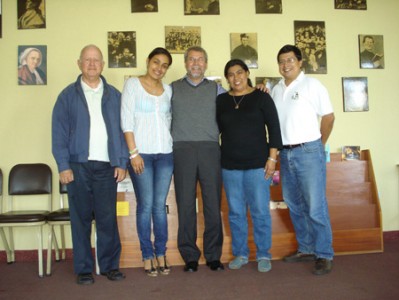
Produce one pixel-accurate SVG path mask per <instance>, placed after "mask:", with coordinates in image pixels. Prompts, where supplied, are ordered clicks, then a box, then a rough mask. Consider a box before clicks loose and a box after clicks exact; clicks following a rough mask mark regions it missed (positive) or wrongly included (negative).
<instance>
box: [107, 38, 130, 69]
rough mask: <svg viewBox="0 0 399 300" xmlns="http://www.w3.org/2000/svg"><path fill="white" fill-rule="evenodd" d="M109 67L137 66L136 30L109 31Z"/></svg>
mask: <svg viewBox="0 0 399 300" xmlns="http://www.w3.org/2000/svg"><path fill="white" fill-rule="evenodd" d="M107 44H108V68H136V67H137V53H136V49H137V47H136V32H135V31H110V32H108V42H107Z"/></svg>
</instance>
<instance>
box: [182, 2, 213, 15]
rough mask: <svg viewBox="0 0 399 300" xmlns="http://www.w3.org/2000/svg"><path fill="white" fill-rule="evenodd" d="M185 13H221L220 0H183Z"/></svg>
mask: <svg viewBox="0 0 399 300" xmlns="http://www.w3.org/2000/svg"><path fill="white" fill-rule="evenodd" d="M183 1H184V14H185V15H220V4H219V0H183Z"/></svg>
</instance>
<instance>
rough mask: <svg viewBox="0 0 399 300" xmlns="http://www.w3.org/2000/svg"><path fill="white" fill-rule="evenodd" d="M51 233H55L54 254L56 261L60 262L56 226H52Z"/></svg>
mask: <svg viewBox="0 0 399 300" xmlns="http://www.w3.org/2000/svg"><path fill="white" fill-rule="evenodd" d="M51 227H52V228H51V231H52V232H53V236H54V238H53V243H54V252H55V261H60V248H59V247H58V242H57V235H56V234H55V231H54V226H51Z"/></svg>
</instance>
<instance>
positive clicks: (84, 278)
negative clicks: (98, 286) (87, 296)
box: [76, 273, 94, 285]
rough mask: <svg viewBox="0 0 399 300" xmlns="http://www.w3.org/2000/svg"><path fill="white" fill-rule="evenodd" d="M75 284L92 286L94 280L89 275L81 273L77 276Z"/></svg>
mask: <svg viewBox="0 0 399 300" xmlns="http://www.w3.org/2000/svg"><path fill="white" fill-rule="evenodd" d="M76 282H77V284H85V285H88V284H93V283H94V278H93V275H92V274H91V273H83V274H78V279H77V280H76Z"/></svg>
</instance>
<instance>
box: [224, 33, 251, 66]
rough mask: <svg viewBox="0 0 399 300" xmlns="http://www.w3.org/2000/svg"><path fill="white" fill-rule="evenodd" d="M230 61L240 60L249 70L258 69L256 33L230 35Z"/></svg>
mask: <svg viewBox="0 0 399 300" xmlns="http://www.w3.org/2000/svg"><path fill="white" fill-rule="evenodd" d="M230 47H231V48H230V49H231V59H235V58H237V59H241V60H242V61H244V62H245V64H246V65H247V66H248V68H250V69H257V68H258V50H257V49H258V35H257V33H230Z"/></svg>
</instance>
